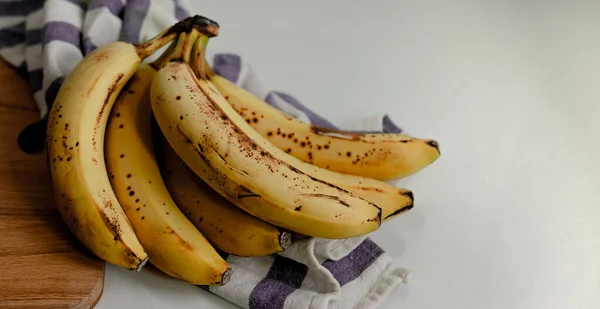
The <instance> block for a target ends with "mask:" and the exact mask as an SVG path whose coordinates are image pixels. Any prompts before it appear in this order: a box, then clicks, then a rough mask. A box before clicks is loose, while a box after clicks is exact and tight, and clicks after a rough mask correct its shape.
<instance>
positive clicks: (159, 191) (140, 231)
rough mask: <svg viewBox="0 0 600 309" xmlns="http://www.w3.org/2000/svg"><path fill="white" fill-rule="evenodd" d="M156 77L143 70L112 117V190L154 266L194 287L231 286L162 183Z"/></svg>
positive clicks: (224, 268) (108, 142)
mask: <svg viewBox="0 0 600 309" xmlns="http://www.w3.org/2000/svg"><path fill="white" fill-rule="evenodd" d="M155 74H156V69H154V68H153V67H152V66H150V65H148V64H141V65H140V66H139V68H138V70H137V71H136V73H135V74H134V75H133V77H132V78H131V80H130V81H129V83H128V84H127V85H126V86H125V88H124V89H123V91H122V92H121V94H120V95H119V97H118V98H117V101H116V102H115V104H114V107H113V109H112V111H111V114H110V118H109V122H108V126H107V130H106V144H105V148H106V164H107V169H108V173H109V175H110V179H111V184H112V187H113V189H114V191H115V194H116V196H117V199H118V200H119V202H120V204H121V206H122V207H123V210H124V211H125V214H126V215H127V218H128V219H129V221H130V222H131V225H132V226H133V230H134V231H135V233H136V235H137V237H138V239H139V240H140V242H141V244H142V246H143V247H144V248H145V249H146V251H147V252H148V256H149V257H150V263H152V265H154V266H156V267H157V268H158V269H160V270H161V271H163V272H164V273H166V274H168V275H170V276H172V277H174V278H177V279H181V280H183V281H186V282H188V283H192V284H201V285H208V284H210V285H221V284H225V283H226V282H227V281H228V280H229V278H230V272H231V269H230V268H229V266H228V264H227V262H226V261H225V260H223V258H221V256H220V255H219V254H218V253H217V252H216V251H215V249H214V248H213V247H212V245H211V244H210V243H209V242H208V240H207V239H206V238H205V237H204V236H203V235H202V234H201V233H200V232H199V231H198V230H197V229H196V227H195V226H194V225H193V224H191V223H190V221H189V220H188V219H187V218H186V217H185V216H184V215H183V214H182V213H181V211H180V210H179V209H178V208H177V205H176V204H175V202H174V201H173V199H172V198H171V196H170V195H169V192H168V191H167V188H166V187H165V183H164V182H163V180H162V176H161V173H160V170H159V167H158V164H157V162H156V158H155V156H154V146H153V142H152V130H151V129H152V126H151V125H152V110H151V107H150V97H149V92H150V85H151V83H152V79H153V78H154V76H155Z"/></svg>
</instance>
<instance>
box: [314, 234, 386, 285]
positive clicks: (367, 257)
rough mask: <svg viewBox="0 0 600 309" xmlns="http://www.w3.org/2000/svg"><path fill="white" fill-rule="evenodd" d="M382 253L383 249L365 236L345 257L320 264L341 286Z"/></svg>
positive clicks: (358, 275) (357, 275)
mask: <svg viewBox="0 0 600 309" xmlns="http://www.w3.org/2000/svg"><path fill="white" fill-rule="evenodd" d="M383 253H384V251H383V249H382V248H381V247H379V246H378V245H377V244H376V243H375V242H373V241H372V240H371V239H369V238H366V239H365V240H364V241H363V242H362V243H361V244H360V245H358V246H357V247H356V248H354V250H352V252H350V253H349V254H348V255H346V256H345V257H343V258H341V259H339V260H337V261H333V260H326V261H325V262H323V263H322V264H321V265H323V267H325V268H326V269H327V270H329V272H331V274H332V275H333V277H334V278H335V280H337V281H338V282H339V283H340V285H341V286H343V285H345V284H346V283H348V282H350V281H352V280H354V279H356V278H358V277H360V275H361V274H362V273H363V272H364V271H365V270H366V269H367V268H368V267H369V266H371V264H373V262H375V261H376V260H377V259H378V258H379V257H380V256H381V255H382V254H383Z"/></svg>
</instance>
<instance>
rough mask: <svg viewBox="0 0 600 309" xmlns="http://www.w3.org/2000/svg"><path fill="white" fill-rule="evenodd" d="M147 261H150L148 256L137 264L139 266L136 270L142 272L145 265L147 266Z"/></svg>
mask: <svg viewBox="0 0 600 309" xmlns="http://www.w3.org/2000/svg"><path fill="white" fill-rule="evenodd" d="M146 263H148V257H146V258H145V259H143V260H142V261H141V262H140V264H139V265H138V266H137V268H136V269H135V272H140V271H141V270H142V269H143V268H144V266H146Z"/></svg>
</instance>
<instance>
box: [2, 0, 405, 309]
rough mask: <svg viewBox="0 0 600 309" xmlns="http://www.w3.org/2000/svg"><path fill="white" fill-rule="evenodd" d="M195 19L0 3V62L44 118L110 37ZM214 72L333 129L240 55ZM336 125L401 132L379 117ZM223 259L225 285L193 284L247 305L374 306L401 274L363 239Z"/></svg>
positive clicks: (108, 2) (159, 0) (101, 6)
mask: <svg viewBox="0 0 600 309" xmlns="http://www.w3.org/2000/svg"><path fill="white" fill-rule="evenodd" d="M196 13H197V12H193V10H192V9H191V6H190V5H189V3H188V2H187V1H185V0H90V1H78V0H47V1H43V0H20V1H14V0H13V1H6V0H0V56H2V57H3V58H4V59H5V60H6V61H7V62H9V63H10V64H12V65H13V66H15V67H16V68H17V69H18V71H19V72H20V74H21V75H22V76H23V77H25V78H26V79H28V80H29V82H30V85H31V89H32V91H33V94H34V97H35V100H36V103H37V105H38V107H39V111H40V119H43V118H44V117H45V116H46V115H47V114H48V110H49V109H50V107H51V105H52V102H53V101H54V98H55V97H56V94H57V91H58V89H59V88H60V86H61V84H62V82H63V81H64V78H65V76H66V75H67V74H68V73H69V72H70V71H71V70H72V69H73V67H74V66H75V65H76V64H77V63H78V62H79V61H80V60H81V59H82V58H83V57H84V56H85V55H87V54H88V53H89V52H91V51H92V50H94V49H95V48H97V47H98V46H102V45H104V44H107V43H109V42H112V41H115V40H124V41H128V42H132V43H139V42H141V41H145V40H147V39H149V38H151V37H153V36H154V35H156V34H157V33H158V32H160V31H161V30H163V29H165V28H167V27H169V26H171V25H172V24H174V23H175V22H177V21H178V20H181V19H183V18H186V17H188V16H190V14H196ZM198 13H201V12H198ZM212 66H213V69H214V70H215V72H216V73H218V74H220V75H222V76H224V77H226V78H227V79H229V80H231V81H232V82H234V83H236V84H238V85H240V86H241V87H243V88H245V89H247V90H248V91H250V92H252V93H254V94H255V95H257V96H259V97H261V98H264V99H265V101H266V102H267V103H268V104H270V105H272V106H275V107H276V108H278V109H280V110H282V111H284V112H286V113H287V114H289V115H291V116H293V117H296V118H298V119H301V120H303V121H306V122H310V123H313V124H317V125H320V126H324V127H329V128H336V126H335V125H334V124H332V123H330V122H329V121H327V120H326V119H324V118H323V117H320V116H319V115H317V114H315V113H313V112H312V111H311V110H309V109H308V108H306V107H305V106H304V105H302V104H301V103H300V102H298V101H297V100H296V99H295V98H294V97H293V96H291V95H289V94H286V93H283V92H278V91H270V90H269V89H268V88H267V87H265V86H264V85H263V84H262V83H261V82H260V79H259V78H258V76H257V75H256V74H255V73H254V72H253V71H252V70H251V68H250V66H249V65H247V64H246V63H244V62H243V60H242V58H241V57H240V56H238V55H233V54H216V55H215V57H214V58H213V59H212ZM337 128H339V129H344V130H352V131H370V132H401V129H400V128H399V127H397V126H396V125H395V124H394V123H393V122H392V121H391V119H390V118H389V117H387V116H386V115H375V116H373V117H370V118H361V119H352V120H348V122H346V123H340V124H338V125H337ZM226 259H227V261H228V262H229V264H230V266H231V268H232V269H233V276H232V278H231V280H230V281H229V283H228V284H226V285H224V286H219V287H214V286H210V287H209V286H201V287H200V288H203V289H205V290H207V291H209V292H211V293H214V294H216V295H219V296H221V297H223V298H225V299H227V300H229V301H231V302H233V303H235V304H237V305H239V306H241V307H243V308H251V309H262V308H269V309H273V308H294V309H296V308H298V309H303V308H315V309H321V308H323V309H324V308H340V309H348V308H357V309H358V308H360V309H362V308H375V307H376V306H377V305H378V304H380V302H381V301H382V300H383V299H384V298H385V297H386V296H387V295H388V294H389V293H390V292H391V291H392V290H393V289H394V288H395V287H396V286H397V285H398V284H399V283H402V282H404V281H405V279H406V276H407V274H408V272H407V271H406V270H405V269H404V268H401V267H398V266H397V265H396V263H394V261H392V260H391V258H390V256H389V255H388V254H387V253H385V252H384V251H383V249H382V248H381V247H380V246H378V245H377V244H376V243H375V242H373V241H372V240H371V239H370V238H369V237H367V236H363V237H356V238H351V239H343V240H325V239H317V238H313V239H308V240H302V241H298V242H295V243H293V244H292V245H291V246H290V247H289V248H288V249H287V250H286V251H285V252H282V253H280V254H274V255H271V256H265V257H257V258H244V257H237V256H232V255H230V256H227V257H226Z"/></svg>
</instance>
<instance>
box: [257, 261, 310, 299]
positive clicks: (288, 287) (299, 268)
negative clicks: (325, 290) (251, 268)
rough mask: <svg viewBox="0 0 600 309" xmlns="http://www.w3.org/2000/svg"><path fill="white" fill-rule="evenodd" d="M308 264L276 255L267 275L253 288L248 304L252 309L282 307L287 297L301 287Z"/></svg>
mask: <svg viewBox="0 0 600 309" xmlns="http://www.w3.org/2000/svg"><path fill="white" fill-rule="evenodd" d="M307 273H308V266H306V265H304V264H302V263H299V262H296V261H294V260H292V259H288V258H285V257H282V256H280V255H276V256H275V261H274V262H273V265H271V268H270V269H269V272H268V273H267V276H266V277H265V278H264V279H263V280H261V281H260V282H259V283H258V284H257V285H256V286H255V287H254V290H252V293H251V294H250V299H249V300H248V306H249V308H250V309H281V308H283V304H284V303H285V299H286V298H287V297H288V295H290V294H291V293H292V292H294V291H295V290H297V289H298V288H300V286H301V285H302V282H303V281H304V278H305V277H306V274H307Z"/></svg>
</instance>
